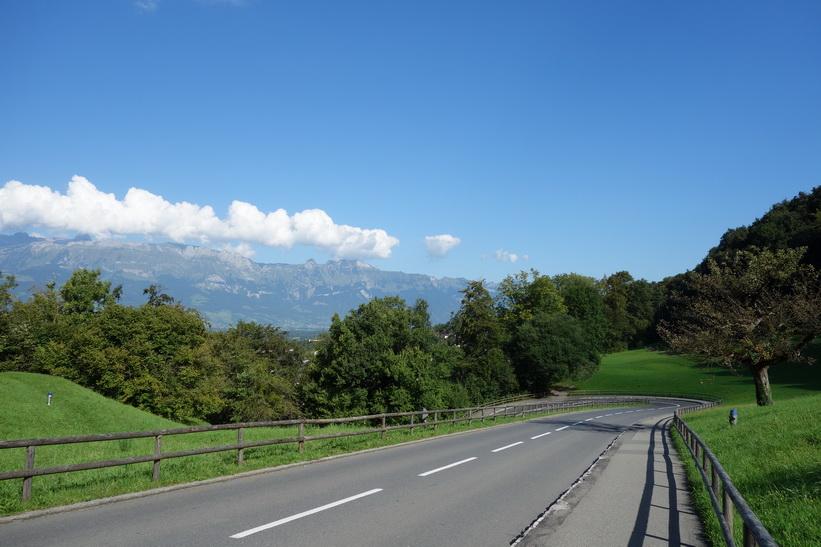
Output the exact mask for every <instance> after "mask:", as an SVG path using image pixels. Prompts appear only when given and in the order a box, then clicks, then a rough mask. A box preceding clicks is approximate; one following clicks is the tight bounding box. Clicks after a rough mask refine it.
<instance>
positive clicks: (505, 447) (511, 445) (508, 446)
mask: <svg viewBox="0 0 821 547" xmlns="http://www.w3.org/2000/svg"><path fill="white" fill-rule="evenodd" d="M523 443H524V441H519V442H518V443H513V444H509V445H507V446H503V447H501V448H496V449H494V450H491V452H501V451H502V450H507V449H508V448H511V447H513V446H516V445H517V444H523Z"/></svg>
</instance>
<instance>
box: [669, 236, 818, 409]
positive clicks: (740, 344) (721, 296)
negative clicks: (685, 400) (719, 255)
mask: <svg viewBox="0 0 821 547" xmlns="http://www.w3.org/2000/svg"><path fill="white" fill-rule="evenodd" d="M803 254H804V249H780V250H774V251H771V250H760V249H756V248H752V249H750V250H743V251H738V252H736V253H733V254H732V255H730V256H728V257H727V258H726V259H725V261H724V262H721V263H720V262H717V261H716V260H715V259H712V258H709V259H708V260H707V264H706V271H705V272H704V273H699V272H690V276H689V279H688V281H687V289H688V291H689V292H688V294H678V295H676V296H675V297H674V298H675V299H676V300H677V302H676V304H677V305H676V306H675V307H674V308H673V310H674V312H675V316H674V317H672V318H671V319H669V320H666V321H663V322H662V323H661V325H660V327H659V333H660V334H661V336H662V338H663V339H664V340H665V341H667V342H668V343H669V344H670V347H671V348H672V349H673V350H674V351H678V352H681V353H687V354H692V355H695V356H696V357H699V358H702V359H710V360H719V362H720V363H721V364H722V365H723V366H725V367H727V368H729V369H731V370H737V369H739V368H742V367H743V368H747V369H749V370H750V372H751V373H752V376H753V379H754V381H755V388H756V402H757V403H758V404H759V405H770V404H772V393H771V390H770V381H769V372H768V371H769V367H771V366H772V365H776V364H779V363H782V362H784V361H789V360H791V361H804V362H810V363H811V362H812V359H811V358H809V357H806V356H802V354H801V352H802V350H803V349H804V348H805V347H806V346H807V345H808V344H809V343H810V342H812V340H813V339H815V338H816V337H817V336H819V335H821V276H819V272H818V271H816V270H815V268H814V267H812V266H810V265H807V264H803V263H802V262H801V260H802V256H803Z"/></svg>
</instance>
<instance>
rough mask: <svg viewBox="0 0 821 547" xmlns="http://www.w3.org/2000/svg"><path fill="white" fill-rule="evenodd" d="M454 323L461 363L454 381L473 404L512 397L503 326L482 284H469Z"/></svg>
mask: <svg viewBox="0 0 821 547" xmlns="http://www.w3.org/2000/svg"><path fill="white" fill-rule="evenodd" d="M462 294H463V295H464V297H463V298H462V305H461V307H460V308H459V311H457V312H456V315H455V317H454V320H453V321H452V323H453V324H454V326H455V328H454V333H453V338H454V343H455V344H456V345H457V346H459V348H461V350H462V352H463V353H464V359H462V361H461V362H460V363H459V366H458V367H457V368H456V370H455V378H454V379H455V380H456V381H457V382H459V383H461V384H462V385H464V386H465V388H466V389H467V390H468V393H469V396H470V398H471V400H472V402H480V401H483V400H485V401H486V400H488V399H491V398H498V397H500V396H502V395H507V394H509V393H514V392H515V391H516V390H517V389H518V387H519V386H518V382H517V380H516V374H515V373H514V371H513V367H512V365H511V363H510V360H509V359H508V358H507V356H506V355H505V354H504V352H503V344H504V340H505V334H504V329H503V328H502V323H501V321H500V320H499V318H498V317H497V316H496V311H495V306H494V302H493V298H492V297H491V296H490V293H489V292H488V291H487V289H486V288H485V286H484V281H470V282H468V284H467V287H465V289H464V290H462Z"/></svg>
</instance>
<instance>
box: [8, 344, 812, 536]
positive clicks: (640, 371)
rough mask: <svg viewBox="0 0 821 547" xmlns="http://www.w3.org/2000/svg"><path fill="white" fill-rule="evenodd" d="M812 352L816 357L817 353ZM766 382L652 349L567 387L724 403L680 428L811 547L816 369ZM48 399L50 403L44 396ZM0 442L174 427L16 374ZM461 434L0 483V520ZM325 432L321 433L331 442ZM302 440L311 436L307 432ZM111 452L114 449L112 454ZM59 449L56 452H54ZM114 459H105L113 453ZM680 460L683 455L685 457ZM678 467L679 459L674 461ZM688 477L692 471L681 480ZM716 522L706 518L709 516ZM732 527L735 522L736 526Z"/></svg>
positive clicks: (41, 455) (767, 515)
mask: <svg viewBox="0 0 821 547" xmlns="http://www.w3.org/2000/svg"><path fill="white" fill-rule="evenodd" d="M812 351H813V352H814V353H815V354H816V355H817V356H819V357H821V355H819V354H821V346H819V345H816V346H815V347H814V348H812ZM770 380H771V382H772V384H773V399H774V401H775V404H774V405H773V406H771V407H758V406H756V405H755V390H754V387H753V382H752V379H751V378H750V377H749V376H748V375H741V376H736V375H734V374H733V373H731V372H729V371H727V370H725V369H722V368H717V367H700V366H697V365H695V364H694V363H692V362H691V361H689V360H687V359H684V358H682V357H674V356H669V355H666V354H664V353H657V352H651V351H645V350H640V351H630V352H624V353H619V354H614V355H609V356H606V357H605V358H604V360H603V362H602V367H601V370H600V371H599V372H598V373H597V374H596V376H595V377H594V378H591V379H590V380H588V381H585V382H577V383H574V384H572V386H573V387H575V388H577V389H604V390H625V391H630V390H661V391H676V392H692V393H703V394H707V395H715V396H718V397H721V398H722V399H723V400H724V405H722V406H720V407H718V408H716V409H712V410H707V411H702V412H698V413H693V414H688V415H687V416H686V417H685V420H686V421H687V423H688V424H690V425H691V427H693V428H694V429H695V430H696V432H697V433H698V434H699V436H700V437H701V438H702V439H703V440H705V441H706V442H707V444H708V446H710V448H711V449H712V450H713V452H715V453H716V455H717V456H718V458H719V460H720V461H721V463H722V465H723V467H724V468H725V469H726V470H727V471H728V473H729V474H730V476H731V477H732V478H733V480H734V483H735V484H736V486H737V487H738V488H739V490H740V491H741V493H742V495H743V496H744V497H745V498H746V499H747V501H748V502H749V503H750V505H751V507H752V508H753V510H754V511H755V512H756V514H757V515H758V516H759V517H760V518H761V520H762V522H763V523H764V525H765V526H766V527H767V529H768V530H769V531H770V532H771V533H772V534H773V536H774V537H775V539H776V541H778V542H779V543H780V544H781V545H798V546H803V545H807V546H809V545H818V544H819V543H818V540H817V538H818V537H821V508H819V505H820V504H821V422H819V417H821V363H819V364H817V365H815V366H807V365H796V364H785V365H780V366H776V367H773V368H772V369H771V371H770ZM48 392H52V393H53V399H52V405H51V406H47V405H46V394H47V393H48ZM0 400H2V401H3V403H2V406H0V439H21V438H35V437H52V436H67V435H80V434H88V433H108V432H118V431H138V430H152V429H166V428H175V427H180V425H179V424H175V423H173V422H169V421H168V420H163V419H161V418H157V417H155V416H152V415H150V414H147V413H144V412H141V411H139V410H136V409H133V408H130V407H126V406H123V405H120V404H119V403H116V402H114V401H110V400H107V399H104V398H102V397H100V396H98V395H96V394H94V393H92V392H91V391H89V390H85V389H83V388H80V387H78V386H76V385H74V384H72V383H70V382H67V381H65V380H62V379H60V378H54V377H49V376H41V375H34V374H22V373H2V374H0ZM730 408H735V409H738V411H739V415H740V421H739V423H738V424H737V425H736V426H734V427H731V426H729V424H728V423H727V415H728V413H729V409H730ZM466 428H467V426H466V425H465V426H457V427H454V428H451V426H445V427H440V428H439V431H438V432H433V431H432V428H427V429H426V430H421V429H417V430H416V431H415V432H414V434H413V435H412V436H411V435H410V434H409V433H408V432H407V431H400V432H391V433H389V435H388V440H387V442H386V441H382V440H381V439H380V438H379V435H368V436H367V437H346V438H341V439H332V440H328V441H322V442H318V441H317V442H311V443H308V444H307V445H306V453H305V455H304V456H300V455H299V453H298V451H297V450H296V448H295V446H294V445H292V444H287V445H279V446H274V447H265V448H259V449H249V450H247V451H246V456H245V462H246V465H245V466H244V467H243V468H238V467H237V465H236V454H235V453H234V452H226V453H221V454H212V455H207V456H197V457H194V458H183V459H176V460H166V461H165V462H163V464H162V480H161V482H160V483H159V484H158V483H155V482H152V481H151V464H150V463H149V464H140V465H134V466H128V467H116V468H110V469H104V470H94V471H84V472H77V473H69V474H63V475H56V476H50V477H38V478H35V479H34V481H35V488H34V493H35V494H34V497H33V498H32V500H31V501H30V502H29V503H28V504H23V503H22V502H21V501H20V488H21V485H20V483H21V481H19V480H13V481H0V514H11V513H16V512H20V511H26V510H32V509H37V508H43V507H51V506H55V505H62V504H66V503H74V502H77V501H83V500H89V499H96V498H100V497H106V496H111V495H116V494H121V493H126V492H132V491H140V490H146V489H150V488H155V487H157V486H163V485H168V484H175V483H179V482H187V481H193V480H199V479H204V478H210V477H217V476H221V475H227V474H231V473H236V472H238V471H244V470H252V469H259V468H265V467H271V466H275V465H281V464H286V463H291V462H295V461H299V460H302V459H305V458H309V459H310V458H316V457H321V456H324V455H330V454H338V453H346V452H351V451H356V450H362V449H365V448H371V447H375V446H380V445H384V444H389V443H395V442H402V441H405V440H412V439H419V438H423V437H424V436H429V435H433V434H444V433H448V432H451V431H460V430H463V429H466ZM330 431H331V430H330V429H325V430H323V433H326V432H330ZM306 434H311V431H306ZM275 435H276V436H281V437H294V436H296V432H295V430H294V431H288V430H282V431H279V430H278V431H276V432H274V431H272V430H264V431H260V430H247V431H246V435H245V439H246V440H254V439H255V438H257V436H258V438H262V437H267V438H272V437H274V436H275ZM233 442H236V437H235V433H228V432H224V433H211V434H207V435H199V436H197V438H196V439H193V438H190V437H188V436H185V437H168V438H166V439H164V444H163V450H164V451H169V450H182V449H187V448H194V447H197V446H208V445H210V446H214V445H221V444H231V443H233ZM98 444H99V445H100V446H94V447H87V446H86V447H85V448H82V449H81V448H79V445H69V446H74V447H76V448H74V449H73V451H70V452H68V453H66V452H64V451H60V452H58V449H57V447H41V448H38V450H37V466H38V467H39V466H45V465H56V464H58V463H68V462H69V461H91V460H95V459H107V458H114V457H125V456H129V455H144V454H149V453H151V452H153V439H145V440H128V441H118V442H117V443H105V446H103V443H98ZM112 445H115V446H113V447H112ZM65 448H66V447H61V450H64V449H65ZM112 450H113V451H114V452H115V454H112V453H111V451H112ZM683 456H687V455H686V454H683ZM22 459H23V455H22V451H21V450H3V451H0V470H8V469H20V468H22ZM682 460H683V461H686V460H687V457H682ZM691 471H692V470H691ZM693 478H694V481H695V482H694V486H693V488H694V500H695V503H696V504H697V506H698V507H699V509H700V510H701V511H702V512H703V513H702V514H703V515H704V518H705V521H706V525H707V532H708V534H709V536H710V538H711V539H712V540H713V541H715V544H721V535H720V532H718V531H717V530H718V529H717V525H716V523H715V522H711V520H710V519H711V514H712V507H711V506H710V502H709V498H708V497H707V495H706V491H705V490H704V488H703V487H700V481H701V479H700V477H699V476H698V475H693ZM712 518H713V520H714V517H712ZM739 522H740V519H736V523H737V524H738V523H739Z"/></svg>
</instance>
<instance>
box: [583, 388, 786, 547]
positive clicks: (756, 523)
mask: <svg viewBox="0 0 821 547" xmlns="http://www.w3.org/2000/svg"><path fill="white" fill-rule="evenodd" d="M619 394H621V395H625V394H626V392H623V391H622V392H619V391H582V390H579V391H574V392H572V393H571V395H572V396H574V397H585V398H590V397H617V396H618V395H619ZM629 394H630V395H632V396H645V397H650V398H653V399H658V398H669V399H679V400H681V399H685V400H690V401H693V402H694V403H695V404H693V405H691V406H688V407H683V408H679V409H677V410H676V411H675V412H674V416H673V425H674V427H675V428H676V429H677V430H678V432H679V434H680V435H681V437H682V439H684V442H685V444H686V445H687V449H688V450H689V452H690V455H691V456H692V458H693V461H694V462H695V464H696V467H697V468H698V471H699V473H700V474H701V478H702V480H703V481H704V485H705V486H706V487H707V491H708V492H709V494H710V500H711V502H712V505H713V510H714V511H715V514H716V517H717V518H718V521H719V525H720V526H721V531H722V534H723V536H724V542H725V543H726V544H727V546H728V547H735V545H736V543H735V539H734V538H733V515H734V513H735V512H737V513H738V514H739V516H740V517H741V519H742V521H743V523H744V524H743V532H742V541H743V546H744V547H754V546H755V545H760V546H762V547H773V546H775V547H777V545H778V544H777V543H776V542H775V540H773V538H772V536H771V535H770V533H769V532H768V531H767V529H766V528H765V527H764V525H763V524H761V521H760V520H759V519H758V517H757V516H756V514H755V513H754V512H753V511H752V509H750V506H749V505H748V504H747V502H746V501H745V500H744V498H743V497H742V496H741V494H740V493H739V492H738V490H737V489H736V487H735V485H734V484H733V481H732V479H731V478H730V476H729V475H728V474H727V472H726V471H725V470H724V468H723V467H721V463H719V461H718V458H717V457H716V456H715V454H713V452H712V451H711V450H710V449H709V448H708V447H707V445H706V444H705V443H704V441H702V440H701V439H700V438H699V436H698V435H696V433H695V432H694V431H693V430H692V429H691V428H690V427H689V426H688V425H687V424H686V423H684V420H682V419H681V415H682V414H687V413H689V412H693V411H696V410H703V409H705V408H711V407H714V406H718V405H720V404H721V403H722V401H721V399H720V398H719V397H714V396H710V395H701V394H698V393H675V392H666V391H641V392H634V391H631V392H629ZM719 498H721V502H719Z"/></svg>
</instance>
